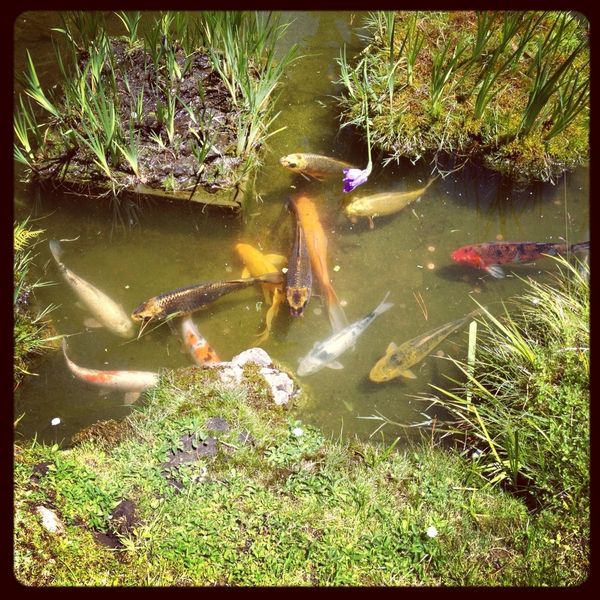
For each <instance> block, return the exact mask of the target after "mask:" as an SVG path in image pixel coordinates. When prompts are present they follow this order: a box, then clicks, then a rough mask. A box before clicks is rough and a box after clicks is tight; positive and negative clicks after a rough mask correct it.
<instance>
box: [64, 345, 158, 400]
mask: <svg viewBox="0 0 600 600" xmlns="http://www.w3.org/2000/svg"><path fill="white" fill-rule="evenodd" d="M62 350H63V354H64V355H65V360H66V362H67V366H68V367H69V370H70V371H71V373H73V375H75V377H77V379H81V380H82V381H86V382H87V383H91V384H93V385H96V386H99V387H101V388H105V389H107V390H119V391H124V392H126V393H125V404H132V403H133V402H135V401H136V400H137V399H138V397H139V395H140V394H141V393H142V392H143V391H145V390H147V389H149V388H151V387H154V386H155V385H156V384H157V383H158V373H154V372H153V371H104V370H98V369H87V368H85V367H80V366H79V365H76V364H75V363H74V362H73V361H72V360H71V359H70V358H69V357H68V356H67V343H66V342H65V340H64V339H63V341H62Z"/></svg>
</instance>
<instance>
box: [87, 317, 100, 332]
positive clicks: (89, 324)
mask: <svg viewBox="0 0 600 600" xmlns="http://www.w3.org/2000/svg"><path fill="white" fill-rule="evenodd" d="M83 324H84V325H85V326H86V327H89V328H90V329H98V328H99V327H102V324H101V323H98V321H96V319H94V318H93V317H87V318H85V319H84V320H83Z"/></svg>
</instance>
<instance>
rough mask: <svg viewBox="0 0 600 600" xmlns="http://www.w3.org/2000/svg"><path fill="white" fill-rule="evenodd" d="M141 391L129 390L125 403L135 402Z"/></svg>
mask: <svg viewBox="0 0 600 600" xmlns="http://www.w3.org/2000/svg"><path fill="white" fill-rule="evenodd" d="M140 394H141V392H127V393H126V394H125V404H133V403H134V402H135V401H136V400H137V399H138V398H139V397H140Z"/></svg>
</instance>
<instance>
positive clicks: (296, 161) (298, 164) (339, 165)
mask: <svg viewBox="0 0 600 600" xmlns="http://www.w3.org/2000/svg"><path fill="white" fill-rule="evenodd" d="M279 163H280V164H281V165H282V166H284V167H285V168H286V169H289V170H290V171H293V172H294V173H300V175H304V176H305V177H306V176H308V177H314V178H315V179H323V178H324V177H331V176H332V175H342V170H343V169H353V168H354V167H353V166H352V165H351V164H348V163H347V162H344V161H342V160H337V159H336V158H330V157H329V156H323V155H321V154H311V153H310V152H306V153H303V152H299V153H295V154H288V155H287V156H282V157H281V158H280V159H279Z"/></svg>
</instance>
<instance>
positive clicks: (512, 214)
mask: <svg viewBox="0 0 600 600" xmlns="http://www.w3.org/2000/svg"><path fill="white" fill-rule="evenodd" d="M45 14H46V13H44V15H45ZM38 16H39V15H38ZM286 17H289V18H290V19H294V25H293V26H292V27H291V28H290V29H289V34H288V36H287V38H286V40H287V42H288V43H294V42H295V43H298V44H299V45H300V49H301V54H304V55H307V56H306V57H305V58H303V59H302V60H300V61H298V62H297V63H296V64H295V65H294V66H293V67H292V68H290V69H289V71H288V73H287V78H286V80H285V81H284V87H283V88H282V91H281V95H280V98H279V103H278V104H279V106H278V109H279V110H281V115H280V117H279V119H278V122H277V123H278V126H280V127H281V126H284V125H285V126H286V127H287V129H286V130H285V131H284V132H282V133H280V134H278V135H277V136H275V137H273V138H271V140H270V143H269V148H268V151H267V154H266V158H265V166H264V168H263V170H262V172H261V173H260V175H259V176H258V178H257V182H256V189H255V194H256V199H255V200H253V201H252V203H251V205H250V209H249V211H248V216H247V218H246V219H242V218H240V217H238V216H236V215H232V214H231V213H228V212H223V211H220V210H211V209H204V210H203V209H202V207H198V206H191V205H188V204H185V203H182V202H163V201H158V200H153V201H144V202H141V203H137V204H134V203H131V202H120V203H115V202H114V201H113V202H110V201H109V200H101V201H97V200H89V199H86V198H84V197H78V196H74V195H68V194H64V193H62V192H61V193H48V192H40V190H39V189H38V188H37V187H36V186H33V185H31V186H28V185H22V184H18V183H17V184H16V193H15V217H16V218H17V219H21V218H24V217H25V216H27V215H29V214H32V215H34V216H35V217H36V218H39V219H40V220H39V221H36V225H37V226H39V227H42V228H44V229H45V230H46V233H45V236H46V237H47V238H48V239H51V238H75V237H78V239H77V240H76V241H74V242H72V243H67V242H64V243H63V247H64V251H65V252H64V256H63V260H64V263H65V265H66V266H67V267H68V268H69V269H71V270H72V271H74V272H75V273H77V274H78V275H79V276H81V277H83V278H84V279H86V280H88V281H90V282H91V283H93V284H94V285H97V286H98V287H99V288H101V289H102V290H103V291H104V292H106V293H107V294H109V295H110V296H111V297H113V298H114V299H115V300H117V301H118V302H120V303H122V304H123V306H124V307H125V309H126V310H127V311H128V312H129V311H131V310H132V309H133V308H135V307H136V306H137V305H138V304H139V303H140V302H142V301H143V300H145V299H147V298H149V297H150V296H153V295H156V294H158V293H161V292H164V291H167V290H170V289H174V288H177V287H181V286H184V285H188V284H192V283H197V282H202V281H211V280H218V279H224V278H227V277H230V276H238V275H239V274H240V272H241V268H242V265H241V262H240V260H239V258H238V256H237V254H236V253H235V251H234V246H235V244H236V243H237V242H238V241H243V242H247V243H250V244H253V245H260V247H261V248H262V249H263V250H264V251H265V252H276V253H279V254H284V255H287V254H288V253H289V250H290V248H291V244H292V241H293V240H292V235H293V228H292V225H293V221H292V217H291V215H289V214H288V215H284V217H283V218H282V219H280V216H281V212H282V207H283V206H284V203H285V202H286V200H287V199H288V198H289V197H290V196H293V195H295V194H299V193H303V194H305V195H308V196H309V197H311V198H312V199H313V200H314V202H315V203H316V204H317V207H318V210H319V215H320V217H321V220H322V223H323V225H324V228H325V230H326V231H327V233H328V235H329V257H328V264H329V270H330V275H331V278H332V282H333V285H334V287H335V289H336V291H337V294H338V296H339V297H340V299H341V300H342V301H343V302H344V303H345V311H346V315H347V317H348V320H349V321H350V322H352V321H355V320H357V319H359V318H361V317H363V316H364V315H365V314H366V313H368V312H369V311H370V310H372V309H373V308H374V307H375V306H376V305H377V304H378V303H379V302H380V300H381V299H382V298H383V296H384V295H385V294H386V292H388V291H389V292H390V296H389V301H391V302H393V303H394V307H393V308H392V309H391V310H390V311H388V312H387V313H385V314H384V315H382V316H381V317H379V318H378V319H377V320H376V321H375V322H374V323H373V325H372V326H371V327H370V328H369V329H367V331H366V332H365V333H364V335H363V336H362V337H361V338H360V339H359V341H358V344H357V346H356V349H355V350H354V351H352V350H351V351H348V352H347V353H346V354H344V355H343V356H342V357H341V358H340V362H342V364H344V366H345V368H344V369H343V370H331V369H324V370H322V371H320V372H319V373H316V374H314V375H310V376H307V377H306V378H304V381H305V383H306V385H307V386H309V388H310V390H311V391H312V393H313V395H314V404H313V406H312V407H311V408H310V409H306V410H304V411H303V412H301V413H300V414H299V417H300V418H301V419H303V420H304V421H305V422H310V423H314V424H317V425H319V426H321V427H322V428H323V429H324V431H326V432H329V433H332V434H334V435H337V434H339V433H340V432H343V435H354V434H356V435H359V436H361V437H368V436H369V435H370V434H371V433H372V432H373V431H374V430H375V429H376V427H377V426H378V423H377V422H375V421H370V420H363V419H359V418H358V417H366V416H370V415H373V414H375V413H376V412H379V413H381V414H383V415H385V416H386V417H388V418H390V419H392V420H393V421H396V422H400V423H407V424H408V423H414V422H418V421H422V420H423V419H424V417H423V416H422V414H421V412H422V411H424V409H425V405H424V404H423V403H420V402H417V401H415V400H414V399H412V396H413V395H415V394H418V393H421V392H427V391H428V389H429V384H430V383H435V384H438V385H442V384H443V383H444V381H445V380H444V375H445V374H452V373H453V371H452V369H451V365H450V364H449V362H448V361H445V360H441V359H439V358H437V357H430V358H427V359H426V360H425V361H423V362H422V363H421V364H420V365H418V366H417V367H416V369H414V370H415V371H416V372H417V374H418V378H417V379H415V380H410V381H406V380H400V379H398V380H395V381H393V382H390V383H387V384H374V383H371V382H370V381H369V380H368V373H369V370H370V368H371V367H372V365H373V364H374V363H375V361H376V360H377V359H378V358H379V357H380V356H382V355H383V353H384V351H385V349H386V347H387V346H388V344H389V342H391V341H395V342H396V343H401V342H403V341H405V340H408V339H410V338H412V337H414V336H416V335H419V334H421V333H424V332H425V331H427V330H429V329H432V328H434V327H437V326H439V325H441V324H443V323H445V322H447V321H450V320H454V319H457V318H459V317H461V316H462V315H464V314H466V313H468V312H470V311H471V310H473V309H474V308H475V303H474V302H473V298H474V299H476V300H477V301H478V302H480V303H482V304H484V305H488V306H490V307H493V306H497V305H498V303H499V302H500V301H501V300H503V299H507V298H509V297H511V296H513V295H514V294H516V293H518V292H519V291H520V290H521V289H522V287H523V283H522V282H521V281H520V280H519V279H518V278H516V277H507V278H505V279H503V280H493V279H492V278H491V277H489V276H485V277H482V276H483V275H484V273H483V272H476V271H474V270H470V269H467V268H462V267H459V266H457V265H454V264H452V261H451V259H450V253H451V251H452V250H454V249H456V248H457V247H459V246H462V245H465V244H469V243H477V242H484V241H493V240H495V239H497V237H498V236H502V238H503V239H505V240H514V241H517V240H520V241H525V240H528V241H559V240H561V239H562V238H563V237H565V236H567V237H568V239H569V241H571V242H573V241H581V240H586V239H589V210H588V203H589V200H588V196H589V191H588V190H589V182H588V178H589V171H588V169H584V168H582V169H578V170H576V171H575V172H572V173H569V174H567V175H566V177H564V178H563V179H562V180H561V181H560V182H559V183H557V185H551V184H536V185H533V186H530V187H528V188H525V189H519V188H518V187H516V186H513V185H511V184H510V183H507V182H506V181H503V180H502V179H501V178H499V177H497V176H496V175H494V174H492V173H490V172H488V171H485V170H482V169H478V168H475V167H473V166H470V165H468V166H467V167H465V168H464V169H463V170H461V171H458V172H456V173H455V174H453V175H451V176H449V177H447V178H445V179H443V180H442V179H441V178H440V179H438V180H437V181H436V182H435V183H434V184H433V185H432V186H431V188H430V189H429V190H428V192H427V193H426V195H424V196H423V197H422V199H421V200H420V201H418V202H416V203H414V204H413V205H411V206H409V207H408V208H407V209H405V210H404V211H402V212H400V213H398V214H396V215H393V216H390V217H386V218H381V219H376V224H375V228H374V229H370V228H369V226H368V224H367V223H366V222H365V221H360V222H358V223H356V224H353V223H351V222H350V221H349V220H348V219H347V218H346V216H345V215H344V214H343V212H342V211H341V203H342V201H343V200H344V199H345V198H344V196H345V195H344V194H343V193H342V182H341V180H339V181H338V180H328V181H325V182H317V181H311V182H309V181H306V180H305V179H303V178H302V177H299V176H296V175H294V174H292V173H290V172H288V171H285V170H284V169H283V168H282V167H281V166H280V165H279V164H278V160H279V157H280V156H282V155H285V154H290V153H292V152H317V153H323V154H328V155H331V156H336V157H338V158H341V159H344V160H347V161H349V162H354V163H356V164H357V165H358V166H361V167H364V166H365V165H366V162H367V157H366V150H365V148H364V147H363V146H362V145H361V144H360V143H359V142H358V141H357V140H356V139H355V138H354V137H353V135H352V132H351V131H350V130H342V131H339V128H338V125H339V121H338V118H337V110H336V104H335V100H334V98H333V96H334V95H335V94H336V93H337V92H338V91H339V89H338V88H337V87H336V85H335V84H334V81H335V79H336V78H337V76H338V75H337V73H338V69H337V65H336V63H335V57H337V56H338V55H339V50H340V48H341V46H342V45H343V44H347V45H348V54H349V56H350V55H352V53H353V52H355V51H356V50H357V49H359V48H360V46H361V41H360V39H359V38H358V37H357V35H356V30H353V29H352V28H351V26H350V19H351V18H352V14H351V13H339V12H319V13H315V12H298V13H286ZM358 21H359V19H358V17H357V16H356V15H354V22H355V23H356V22H358ZM47 23H48V19H44V18H39V19H37V18H34V19H29V22H25V23H21V22H19V23H18V24H17V28H16V35H15V48H17V49H18V52H17V55H16V57H15V61H16V64H17V66H18V65H19V64H21V62H20V61H22V56H21V55H20V52H23V51H24V47H29V48H30V50H31V51H32V54H33V55H34V57H35V55H36V53H37V54H40V53H42V54H43V52H44V51H45V49H47V48H49V44H48V39H49V38H48V32H47V30H46V29H45V26H46V25H47ZM28 25H30V26H29V28H28ZM47 68H48V69H50V71H49V72H47V73H46V74H45V76H47V77H51V64H49V65H48V67H47ZM374 158H375V159H376V158H377V157H376V156H375V157H374ZM430 170H431V167H430V165H428V164H425V163H424V162H420V163H418V164H416V165H412V164H411V163H410V162H408V161H407V162H405V163H402V164H401V165H396V166H389V167H387V168H385V169H384V168H382V167H381V166H378V165H377V162H376V166H375V170H374V172H373V174H372V175H371V177H370V180H369V182H368V183H367V184H365V185H363V186H362V187H361V188H359V189H358V190H357V191H356V192H354V194H355V195H358V194H359V193H360V195H363V194H365V193H378V192H382V191H387V190H398V191H404V190H411V189H414V188H417V187H421V186H422V185H424V183H425V181H426V180H427V179H428V176H429V172H430ZM276 225H277V226H276ZM38 249H39V256H38V258H37V264H38V267H39V268H38V270H37V272H36V273H35V275H39V276H41V277H42V278H43V279H49V280H53V281H55V282H57V285H55V286H53V287H50V288H45V289H41V290H39V291H38V293H37V299H38V303H39V306H40V307H44V306H46V305H47V304H48V303H49V302H52V303H54V304H56V305H58V308H57V309H56V310H55V311H54V312H53V313H52V315H53V320H54V322H55V326H56V328H57V330H58V331H59V332H60V333H65V334H70V335H72V336H73V337H71V338H70V339H69V351H70V356H71V358H72V359H73V360H74V361H75V362H76V363H77V364H79V365H82V366H86V367H90V368H99V369H100V368H106V369H142V370H158V369H161V368H174V367H180V366H186V365H190V364H192V363H191V360H190V359H189V357H188V355H187V354H184V353H182V352H181V350H180V341H179V339H178V338H177V336H175V335H173V334H172V333H171V332H170V331H169V329H168V327H166V326H164V327H160V328H158V329H156V330H155V331H153V332H152V333H150V334H148V335H146V336H144V337H143V338H141V339H140V340H134V341H124V340H122V339H121V338H117V337H115V336H113V335H112V334H110V333H109V332H107V331H106V330H103V329H93V330H92V329H86V328H85V327H84V325H83V319H84V318H85V317H86V316H87V314H86V312H85V311H84V310H81V309H80V308H78V307H77V306H76V305H75V302H76V297H75V295H74V294H73V292H72V290H71V289H70V288H69V287H68V286H67V285H66V283H65V282H64V280H63V279H62V278H61V277H60V274H59V273H58V271H57V269H56V267H55V265H54V262H53V260H52V259H51V256H50V252H49V249H48V246H47V244H41V245H40V246H39V247H38ZM553 268H554V267H553V263H552V261H551V260H550V259H545V260H544V261H540V262H539V263H538V264H537V265H535V266H520V267H516V268H515V272H517V273H519V274H522V275H534V276H535V277H539V278H542V277H546V276H547V275H545V274H544V273H543V271H542V270H543V269H553ZM317 285H318V284H316V285H315V290H314V291H315V294H316V295H315V296H313V298H312V299H311V301H310V304H309V305H308V308H307V310H306V311H305V316H304V317H303V318H293V317H291V316H290V315H289V314H288V312H287V310H286V309H285V308H284V309H282V310H281V312H280V315H279V316H278V318H277V319H276V321H275V323H274V330H273V332H272V334H271V337H270V338H269V340H268V341H267V342H266V343H265V344H264V348H265V350H266V351H267V352H269V354H270V355H271V356H272V357H274V358H276V359H278V360H279V361H281V362H283V363H285V364H288V365H289V366H290V367H291V368H295V367H296V366H297V362H298V359H299V358H300V357H301V356H304V355H305V354H306V353H307V352H308V351H309V350H310V348H311V347H312V345H313V343H314V342H315V341H317V340H322V339H324V338H326V337H328V336H329V335H330V334H331V329H330V325H329V321H328V318H327V313H326V310H325V307H324V304H323V303H322V300H321V298H320V297H319V296H318V287H317ZM262 300H263V298H262V294H261V292H260V290H259V289H258V288H257V289H254V288H250V289H246V290H242V291H240V292H237V293H234V294H231V295H229V296H225V297H223V298H222V299H220V300H219V301H217V302H216V303H215V304H214V305H213V306H212V307H211V308H210V309H208V310H206V311H202V312H198V313H195V315H194V320H195V322H196V323H197V325H198V328H199V329H200V331H201V332H202V333H203V335H204V336H205V337H206V338H207V339H208V340H209V342H210V343H211V344H212V345H213V347H214V348H215V349H216V350H217V352H218V353H219V355H220V356H221V357H222V358H223V359H224V360H228V359H230V358H231V357H232V356H233V355H235V354H237V353H239V352H241V351H243V350H244V349H246V348H248V347H251V346H252V345H253V340H254V337H255V335H256V334H257V333H258V332H260V331H261V330H262V327H263V324H264V315H265V307H264V304H261V302H262ZM465 347H466V327H465V328H463V329H462V330H460V331H458V332H457V333H455V334H453V335H452V336H451V337H450V338H448V339H447V340H446V341H445V342H444V343H443V344H442V345H441V346H440V348H439V349H440V350H443V351H444V352H445V353H449V354H452V355H453V356H456V357H464V354H465ZM32 368H33V370H34V371H35V372H36V373H38V376H36V377H28V378H26V379H25V381H24V382H23V384H22V385H21V386H20V387H19V389H18V390H17V391H16V394H15V402H16V403H15V415H16V416H17V415H21V414H23V413H24V416H23V418H22V420H21V421H20V422H19V424H18V427H17V435H18V436H19V437H20V438H21V439H22V438H30V437H33V436H34V435H37V437H38V439H39V440H43V441H55V440H56V441H61V440H64V441H65V442H68V441H69V439H70V436H71V435H72V434H73V433H74V432H76V431H78V430H79V429H81V428H82V427H85V426H87V425H90V424H92V423H94V422H95V421H97V420H99V419H108V418H121V417H123V416H125V415H126V414H128V413H129V412H130V411H131V410H132V409H131V407H129V406H124V405H123V396H122V395H119V394H118V393H111V394H108V395H106V396H101V395H99V394H98V391H97V389H96V388H92V387H90V386H88V385H87V384H85V383H82V382H80V381H77V380H75V379H74V378H73V377H72V376H71V374H70V372H69V371H68V370H67V367H66V365H65V363H64V360H63V357H62V353H60V352H51V353H48V354H47V355H46V356H44V357H42V358H41V359H40V360H38V361H37V362H35V363H34V364H33V366H32ZM54 417H59V418H60V419H61V424H60V425H59V426H52V425H51V424H50V421H51V419H53V418H54ZM384 431H385V433H386V436H389V438H388V439H389V440H390V441H391V440H393V439H394V437H395V436H396V435H402V436H403V435H405V433H404V430H403V429H401V428H394V427H392V426H387V427H386V428H385V429H384Z"/></svg>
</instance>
